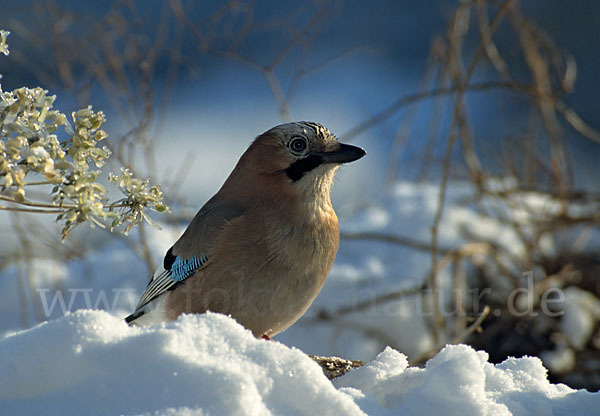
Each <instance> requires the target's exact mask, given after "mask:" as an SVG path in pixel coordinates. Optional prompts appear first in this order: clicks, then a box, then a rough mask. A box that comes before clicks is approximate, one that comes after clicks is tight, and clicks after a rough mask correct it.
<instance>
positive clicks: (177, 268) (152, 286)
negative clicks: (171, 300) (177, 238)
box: [135, 248, 210, 311]
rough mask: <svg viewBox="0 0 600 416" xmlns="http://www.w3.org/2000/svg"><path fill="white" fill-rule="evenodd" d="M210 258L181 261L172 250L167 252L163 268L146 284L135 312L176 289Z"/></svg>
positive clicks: (197, 257) (198, 257)
mask: <svg viewBox="0 0 600 416" xmlns="http://www.w3.org/2000/svg"><path fill="white" fill-rule="evenodd" d="M209 258H210V256H209V255H204V256H194V257H192V258H191V259H187V260H186V259H183V258H181V257H179V256H175V255H173V249H172V248H171V249H169V251H168V252H167V254H166V256H165V259H164V262H163V267H160V268H159V269H158V270H156V272H155V273H154V276H152V279H150V281H149V282H148V286H147V287H146V290H145V291H144V293H143V294H142V297H141V299H140V301H139V302H138V305H137V307H136V308H135V309H136V311H137V310H138V309H140V308H142V307H143V306H144V305H145V304H147V303H148V302H150V301H151V300H153V299H154V298H156V297H158V296H160V295H162V294H163V293H165V292H166V291H168V290H172V289H173V288H175V287H177V284H178V283H180V282H182V281H184V280H185V279H187V278H188V277H190V276H192V275H193V274H194V273H196V271H197V270H198V269H199V268H200V267H202V266H203V265H204V264H205V263H206V262H207V261H208V259H209Z"/></svg>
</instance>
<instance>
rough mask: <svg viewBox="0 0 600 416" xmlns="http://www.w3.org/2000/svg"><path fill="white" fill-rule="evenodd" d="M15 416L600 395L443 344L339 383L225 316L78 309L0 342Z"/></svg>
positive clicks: (533, 404) (497, 405)
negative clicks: (144, 321) (135, 318)
mask: <svg viewBox="0 0 600 416" xmlns="http://www.w3.org/2000/svg"><path fill="white" fill-rule="evenodd" d="M0 374H2V377H1V378H0V409H1V410H2V411H1V413H2V414H11V415H30V414H45V415H81V414H86V415H106V414H168V415H206V414H219V415H220V414H223V415H227V414H240V415H269V414H275V415H281V414H301V415H302V414H306V415H314V414H322V415H330V414H331V415H362V414H365V412H366V413H367V414H374V415H386V414H398V413H401V414H408V415H410V414H415V415H417V414H447V415H453V414H456V415H461V416H465V415H480V414H517V415H526V414H544V415H546V414H548V415H551V414H553V415H563V414H564V415H567V414H592V413H593V410H594V409H597V408H598V406H600V395H599V394H597V393H588V392H586V391H585V390H579V391H576V390H573V389H570V388H569V387H567V386H564V385H553V384H550V383H549V382H548V381H547V379H546V369H545V368H544V367H543V366H542V364H541V362H540V360H539V359H537V358H521V359H510V360H507V361H505V362H504V363H502V364H499V365H496V366H494V365H492V364H490V363H488V361H487V354H485V353H484V352H476V351H474V350H473V349H471V348H470V347H467V346H464V345H459V346H448V347H446V348H445V349H444V350H443V351H442V352H440V353H439V354H438V355H437V356H436V357H434V358H433V359H431V360H430V361H429V362H428V363H427V365H426V367H425V368H423V369H420V368H415V367H409V366H408V362H407V359H406V356H404V355H403V354H401V353H399V352H397V351H394V350H392V349H390V348H388V349H386V350H385V351H383V352H382V353H381V354H379V356H378V357H377V358H376V359H375V360H374V361H372V362H371V363H369V364H367V365H366V366H365V367H362V368H360V369H358V370H355V371H352V372H351V373H349V374H347V375H346V376H344V377H341V378H339V379H338V380H336V381H335V382H334V383H332V382H330V381H329V380H327V378H326V377H325V376H324V375H323V373H322V372H321V369H320V367H319V366H318V365H317V364H316V363H315V362H313V361H312V360H311V359H310V358H309V357H308V356H306V355H305V354H304V353H302V352H301V351H300V350H297V349H293V348H288V347H286V346H284V345H283V344H280V343H278V342H269V341H264V340H258V339H255V338H254V337H253V336H252V335H251V333H250V332H249V331H247V330H245V329H244V328H242V327H241V326H240V325H238V324H237V323H236V322H235V321H234V320H232V319H230V318H228V317H226V316H223V315H218V314H210V313H209V314H205V315H184V316H182V317H181V318H179V319H178V320H177V321H175V322H173V323H170V324H167V325H163V326H158V327H151V328H132V327H128V326H127V325H126V324H125V322H123V320H121V319H119V318H116V317H114V316H112V315H110V314H108V313H106V312H102V311H92V310H81V311H77V312H74V313H70V314H67V315H66V316H65V317H63V318H60V319H57V320H53V321H49V322H45V323H43V324H40V325H38V326H36V327H34V328H32V329H29V330H25V331H20V332H13V333H10V334H7V335H5V336H4V337H3V338H2V339H0Z"/></svg>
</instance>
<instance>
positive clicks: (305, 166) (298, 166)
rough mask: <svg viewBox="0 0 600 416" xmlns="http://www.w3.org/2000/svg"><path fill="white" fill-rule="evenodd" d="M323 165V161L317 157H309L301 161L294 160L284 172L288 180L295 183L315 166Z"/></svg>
mask: <svg viewBox="0 0 600 416" xmlns="http://www.w3.org/2000/svg"><path fill="white" fill-rule="evenodd" d="M322 163H323V159H322V158H321V156H319V155H310V156H307V157H305V158H302V159H298V160H296V161H295V162H294V163H292V164H291V165H290V166H288V168H287V169H286V170H285V173H286V175H287V176H288V178H290V179H291V180H292V182H296V181H298V180H300V178H302V176H304V174H305V173H306V172H310V171H311V170H313V169H314V168H316V167H317V166H319V165H321V164H322Z"/></svg>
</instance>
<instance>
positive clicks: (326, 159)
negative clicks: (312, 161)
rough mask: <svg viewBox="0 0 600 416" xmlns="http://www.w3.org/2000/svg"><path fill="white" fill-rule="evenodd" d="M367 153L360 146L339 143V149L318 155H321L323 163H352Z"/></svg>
mask: <svg viewBox="0 0 600 416" xmlns="http://www.w3.org/2000/svg"><path fill="white" fill-rule="evenodd" d="M366 154H367V152H365V151H364V150H363V149H361V148H360V147H356V146H352V145H350V144H344V143H339V147H338V148H337V149H335V150H332V151H329V152H322V153H319V154H318V155H319V156H321V159H322V160H323V163H350V162H354V161H355V160H358V159H360V158H361V157H363V156H364V155H366Z"/></svg>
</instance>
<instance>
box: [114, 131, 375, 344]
mask: <svg viewBox="0 0 600 416" xmlns="http://www.w3.org/2000/svg"><path fill="white" fill-rule="evenodd" d="M364 155H365V151H364V150H362V149H361V148H359V147H356V146H351V145H347V144H342V143H340V142H338V141H337V139H336V138H335V136H334V135H333V134H331V133H330V132H329V130H327V129H326V128H325V127H323V126H321V125H320V124H317V123H313V122H295V123H287V124H282V125H280V126H276V127H273V128H272V129H270V130H268V131H267V132H265V133H263V134H262V135H260V136H258V137H257V138H256V139H255V140H254V142H253V143H252V144H251V145H250V147H249V148H248V149H247V150H246V152H245V153H244V154H243V155H242V157H241V158H240V160H239V161H238V163H237V165H236V167H235V169H233V171H232V172H231V174H230V175H229V177H228V178H227V180H226V181H225V183H224V184H223V186H222V187H221V189H220V190H219V191H218V192H217V193H216V194H215V195H214V196H213V197H212V198H211V199H210V200H209V201H208V202H207V203H206V204H205V205H204V206H203V207H202V209H200V211H199V212H198V213H197V214H196V216H195V217H194V219H193V220H192V222H191V223H190V225H189V226H188V227H187V229H186V230H185V232H184V233H183V235H182V236H181V237H180V238H179V240H177V242H175V244H174V245H173V246H172V247H171V248H170V249H169V250H168V251H167V253H166V255H165V257H164V261H163V264H162V266H161V267H159V268H158V270H157V271H156V272H155V273H154V275H153V276H152V278H151V279H150V282H149V283H148V286H147V287H146V290H145V291H144V293H143V294H142V297H141V299H140V301H139V303H138V305H137V307H136V310H135V312H133V313H132V314H131V315H129V316H128V317H127V318H125V320H126V321H127V322H128V323H129V324H134V325H150V324H155V323H160V322H165V321H170V320H174V319H176V318H177V317H178V316H179V315H180V314H182V313H203V312H206V311H213V312H219V313H223V314H226V315H230V316H232V317H233V318H234V319H236V320H237V321H238V322H239V323H240V324H242V325H243V326H245V327H246V328H248V329H250V330H251V331H252V333H253V334H254V335H255V336H256V337H264V338H270V337H271V336H273V335H275V334H277V333H279V332H281V331H284V330H285V329H287V328H288V327H289V326H290V325H292V324H293V323H294V322H296V321H297V320H298V319H299V318H300V317H301V316H302V315H303V314H304V312H306V310H307V309H308V307H309V306H310V305H311V303H312V302H313V300H314V299H315V298H316V296H317V294H318V293H319V291H320V290H321V287H322V286H323V283H325V279H326V278H327V275H328V273H329V271H330V269H331V266H332V265H333V260H334V258H335V255H336V253H337V249H338V243H339V228H338V220H337V216H336V214H335V211H334V210H333V207H332V206H331V200H330V197H329V194H330V189H331V185H332V182H333V176H334V173H335V171H336V170H337V168H338V167H339V166H340V165H341V164H342V163H347V162H352V161H355V160H357V159H360V158H361V157H363V156H364Z"/></svg>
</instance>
